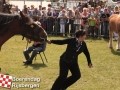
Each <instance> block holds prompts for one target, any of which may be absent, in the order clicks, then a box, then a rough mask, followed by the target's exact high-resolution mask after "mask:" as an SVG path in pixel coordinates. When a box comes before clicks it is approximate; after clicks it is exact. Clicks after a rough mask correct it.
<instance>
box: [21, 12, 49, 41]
mask: <svg viewBox="0 0 120 90" xmlns="http://www.w3.org/2000/svg"><path fill="white" fill-rule="evenodd" d="M20 16H21V25H22V27H23V29H24V30H23V32H22V35H23V37H26V38H29V39H31V40H34V41H40V42H42V41H46V40H47V33H46V32H45V30H44V29H43V28H42V27H41V26H40V25H39V24H37V23H35V22H34V21H33V20H32V18H30V17H28V16H27V15H25V14H23V13H22V12H20Z"/></svg>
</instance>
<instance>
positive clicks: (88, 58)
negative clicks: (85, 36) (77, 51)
mask: <svg viewBox="0 0 120 90" xmlns="http://www.w3.org/2000/svg"><path fill="white" fill-rule="evenodd" d="M83 53H84V54H85V56H86V58H87V62H88V65H92V62H91V58H90V53H89V51H88V48H87V45H86V43H85V42H84V51H83Z"/></svg>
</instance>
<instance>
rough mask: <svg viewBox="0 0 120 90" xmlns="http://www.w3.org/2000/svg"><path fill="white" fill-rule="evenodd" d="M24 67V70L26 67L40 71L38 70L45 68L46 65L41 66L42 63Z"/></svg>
mask: <svg viewBox="0 0 120 90" xmlns="http://www.w3.org/2000/svg"><path fill="white" fill-rule="evenodd" d="M24 66H25V68H27V67H32V68H33V69H34V70H38V69H40V68H45V67H47V65H46V64H43V63H34V64H31V65H24Z"/></svg>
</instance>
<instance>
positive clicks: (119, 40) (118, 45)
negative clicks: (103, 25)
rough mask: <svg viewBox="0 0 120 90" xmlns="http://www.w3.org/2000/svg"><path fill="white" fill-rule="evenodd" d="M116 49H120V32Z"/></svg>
mask: <svg viewBox="0 0 120 90" xmlns="http://www.w3.org/2000/svg"><path fill="white" fill-rule="evenodd" d="M116 49H117V50H120V34H119V37H118V41H117V46H116Z"/></svg>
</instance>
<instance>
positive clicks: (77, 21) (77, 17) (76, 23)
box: [74, 9, 81, 32]
mask: <svg viewBox="0 0 120 90" xmlns="http://www.w3.org/2000/svg"><path fill="white" fill-rule="evenodd" d="M80 23H81V15H80V12H79V10H78V9H76V11H75V17H74V27H75V32H76V31H77V30H80Z"/></svg>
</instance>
